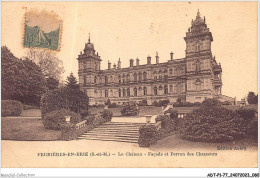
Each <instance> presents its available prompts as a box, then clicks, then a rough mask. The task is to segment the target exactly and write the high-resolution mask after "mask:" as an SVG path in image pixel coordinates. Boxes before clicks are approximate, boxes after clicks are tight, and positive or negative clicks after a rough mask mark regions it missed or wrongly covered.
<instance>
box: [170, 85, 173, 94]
mask: <svg viewBox="0 0 260 178" xmlns="http://www.w3.org/2000/svg"><path fill="white" fill-rule="evenodd" d="M172 92H173V87H172V85H170V93H172Z"/></svg>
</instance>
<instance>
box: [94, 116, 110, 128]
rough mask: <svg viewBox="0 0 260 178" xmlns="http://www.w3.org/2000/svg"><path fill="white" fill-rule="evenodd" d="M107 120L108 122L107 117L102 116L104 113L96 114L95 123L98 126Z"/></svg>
mask: <svg viewBox="0 0 260 178" xmlns="http://www.w3.org/2000/svg"><path fill="white" fill-rule="evenodd" d="M105 122H107V121H106V119H105V118H103V117H102V115H95V118H94V120H93V125H94V126H95V127H96V126H99V125H100V124H103V123H105Z"/></svg>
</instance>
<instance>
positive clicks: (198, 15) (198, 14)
mask: <svg viewBox="0 0 260 178" xmlns="http://www.w3.org/2000/svg"><path fill="white" fill-rule="evenodd" d="M197 17H200V9H198V12H197Z"/></svg>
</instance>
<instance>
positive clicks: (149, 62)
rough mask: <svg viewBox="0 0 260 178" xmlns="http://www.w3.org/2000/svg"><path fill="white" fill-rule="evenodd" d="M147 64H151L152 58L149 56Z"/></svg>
mask: <svg viewBox="0 0 260 178" xmlns="http://www.w3.org/2000/svg"><path fill="white" fill-rule="evenodd" d="M147 64H151V57H150V56H149V55H148V57H147Z"/></svg>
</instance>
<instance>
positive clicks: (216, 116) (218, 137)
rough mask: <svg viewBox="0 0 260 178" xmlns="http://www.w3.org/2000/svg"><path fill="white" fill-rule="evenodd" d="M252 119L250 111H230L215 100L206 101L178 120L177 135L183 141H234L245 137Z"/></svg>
mask: <svg viewBox="0 0 260 178" xmlns="http://www.w3.org/2000/svg"><path fill="white" fill-rule="evenodd" d="M246 113H247V114H248V113H250V115H247V114H246ZM246 115H247V116H246ZM252 117H253V116H252V111H246V110H243V111H242V110H239V111H232V110H229V109H227V108H225V107H223V106H222V105H221V103H220V102H219V101H218V100H216V99H206V100H204V101H203V103H202V105H201V107H200V108H198V109H196V110H194V111H193V112H192V113H190V114H187V116H186V117H184V118H182V119H180V120H179V121H180V123H179V133H180V134H181V137H182V138H183V139H187V140H191V141H202V142H224V141H231V140H236V139H240V138H243V137H244V136H245V135H246V132H247V126H248V124H249V122H250V121H251V120H252Z"/></svg>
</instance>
